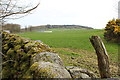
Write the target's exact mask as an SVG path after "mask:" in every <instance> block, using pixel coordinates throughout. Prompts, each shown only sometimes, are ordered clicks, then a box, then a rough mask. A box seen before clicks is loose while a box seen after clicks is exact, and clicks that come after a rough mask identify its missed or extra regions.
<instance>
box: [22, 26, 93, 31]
mask: <svg viewBox="0 0 120 80" xmlns="http://www.w3.org/2000/svg"><path fill="white" fill-rule="evenodd" d="M39 29H93V28H92V27H87V26H81V25H41V26H31V27H29V28H27V31H33V30H39ZM22 30H23V31H24V30H26V28H24V29H22Z"/></svg>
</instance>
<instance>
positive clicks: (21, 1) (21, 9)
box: [0, 0, 40, 24]
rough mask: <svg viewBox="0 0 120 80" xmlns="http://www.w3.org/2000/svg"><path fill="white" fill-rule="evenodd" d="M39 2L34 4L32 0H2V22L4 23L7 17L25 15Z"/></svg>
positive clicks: (0, 1)
mask: <svg viewBox="0 0 120 80" xmlns="http://www.w3.org/2000/svg"><path fill="white" fill-rule="evenodd" d="M32 1H33V0H32ZM39 4H40V3H37V4H36V5H34V6H33V4H32V3H30V0H0V22H1V24H3V22H4V21H6V20H7V19H16V18H20V17H22V16H25V15H26V14H29V13H30V12H31V11H33V10H34V9H36V8H37V7H38V6H39ZM23 14H24V15H23Z"/></svg>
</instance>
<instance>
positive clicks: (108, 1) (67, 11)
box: [8, 0, 119, 29]
mask: <svg viewBox="0 0 120 80" xmlns="http://www.w3.org/2000/svg"><path fill="white" fill-rule="evenodd" d="M118 1H119V0H41V1H40V2H41V4H40V6H39V7H38V8H37V9H36V10H35V11H34V12H33V13H32V14H30V15H28V16H26V17H24V18H21V19H17V20H10V21H8V22H9V23H17V24H20V25H22V27H24V26H30V25H32V26H37V25H46V24H51V25H73V24H75V25H83V26H89V27H93V28H97V29H102V28H104V27H105V25H106V23H107V22H108V21H109V20H111V19H113V18H117V17H118V16H117V3H118Z"/></svg>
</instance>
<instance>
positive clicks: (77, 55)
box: [19, 29, 118, 76]
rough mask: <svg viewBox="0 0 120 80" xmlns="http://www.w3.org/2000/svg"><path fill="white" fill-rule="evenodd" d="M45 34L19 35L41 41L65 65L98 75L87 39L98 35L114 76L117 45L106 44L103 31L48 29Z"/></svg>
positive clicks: (35, 32) (93, 55) (94, 56)
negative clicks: (84, 69) (81, 68)
mask: <svg viewBox="0 0 120 80" xmlns="http://www.w3.org/2000/svg"><path fill="white" fill-rule="evenodd" d="M47 31H52V32H51V33H49V32H48V33H47V32H38V31H34V32H25V33H23V34H19V35H20V36H22V37H26V38H30V39H32V40H41V41H42V42H43V43H45V44H47V45H49V46H50V47H51V48H52V49H53V50H55V51H56V52H57V53H58V54H59V55H60V56H61V58H62V59H63V61H64V64H65V65H74V66H80V67H84V68H89V69H90V70H92V71H94V72H95V73H96V74H98V69H97V57H96V54H95V51H94V48H93V47H92V45H91V43H90V41H89V38H90V37H91V36H92V35H98V36H100V37H101V38H102V40H103V42H104V44H105V47H106V49H107V52H108V54H109V57H110V61H111V67H112V69H111V71H113V72H112V74H113V75H114V76H116V75H115V74H116V72H114V70H117V68H116V66H115V65H116V63H117V61H118V60H117V59H118V44H116V43H110V42H106V41H105V40H104V38H103V33H104V30H100V29H48V30H47ZM98 76H99V75H98Z"/></svg>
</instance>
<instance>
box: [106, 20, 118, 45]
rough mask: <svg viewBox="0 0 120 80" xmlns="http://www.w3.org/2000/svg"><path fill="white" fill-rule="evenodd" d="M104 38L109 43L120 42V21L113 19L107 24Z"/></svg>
mask: <svg viewBox="0 0 120 80" xmlns="http://www.w3.org/2000/svg"><path fill="white" fill-rule="evenodd" d="M104 38H105V39H106V40H107V41H112V42H117V43H119V42H120V19H116V20H115V19H113V20H111V21H109V22H108V23H107V25H106V27H105V32H104Z"/></svg>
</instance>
